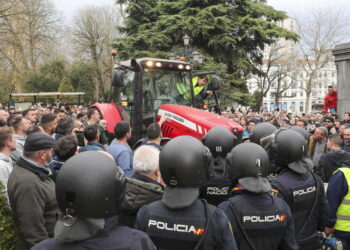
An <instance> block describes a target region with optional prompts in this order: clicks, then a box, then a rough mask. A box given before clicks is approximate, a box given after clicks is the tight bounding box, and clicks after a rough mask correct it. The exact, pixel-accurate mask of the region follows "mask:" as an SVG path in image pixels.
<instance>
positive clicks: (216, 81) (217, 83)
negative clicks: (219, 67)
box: [211, 76, 220, 91]
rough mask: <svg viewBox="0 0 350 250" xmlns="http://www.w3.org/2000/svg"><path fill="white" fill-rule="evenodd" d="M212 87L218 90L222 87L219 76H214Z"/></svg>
mask: <svg viewBox="0 0 350 250" xmlns="http://www.w3.org/2000/svg"><path fill="white" fill-rule="evenodd" d="M211 88H212V90H214V91H217V90H219V89H220V79H219V77H217V76H213V77H212V79H211Z"/></svg>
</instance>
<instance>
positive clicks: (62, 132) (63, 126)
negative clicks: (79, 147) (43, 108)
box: [53, 117, 76, 140]
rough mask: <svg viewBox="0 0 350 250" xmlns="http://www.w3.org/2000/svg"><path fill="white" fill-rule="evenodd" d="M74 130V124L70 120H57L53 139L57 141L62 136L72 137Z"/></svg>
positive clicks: (68, 118)
mask: <svg viewBox="0 0 350 250" xmlns="http://www.w3.org/2000/svg"><path fill="white" fill-rule="evenodd" d="M75 128H76V124H75V122H74V120H73V119H72V118H70V117H63V118H61V119H60V120H59V122H58V124H57V127H56V133H55V134H54V135H53V137H54V138H55V140H58V139H59V138H61V137H63V136H66V135H73V132H74V129H75Z"/></svg>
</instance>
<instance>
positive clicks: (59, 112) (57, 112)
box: [53, 109, 66, 122]
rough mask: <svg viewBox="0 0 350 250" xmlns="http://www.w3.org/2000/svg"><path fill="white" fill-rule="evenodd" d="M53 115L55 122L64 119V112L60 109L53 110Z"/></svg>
mask: <svg viewBox="0 0 350 250" xmlns="http://www.w3.org/2000/svg"><path fill="white" fill-rule="evenodd" d="M53 113H54V115H55V116H56V118H57V122H59V121H60V120H61V119H62V118H64V117H66V112H65V111H64V110H62V109H55V110H54V112H53Z"/></svg>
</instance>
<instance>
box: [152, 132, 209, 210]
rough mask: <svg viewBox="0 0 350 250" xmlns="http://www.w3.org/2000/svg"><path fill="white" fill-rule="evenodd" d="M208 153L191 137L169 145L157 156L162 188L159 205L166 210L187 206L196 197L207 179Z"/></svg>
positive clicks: (180, 137) (173, 140) (181, 138)
mask: <svg viewBox="0 0 350 250" xmlns="http://www.w3.org/2000/svg"><path fill="white" fill-rule="evenodd" d="M209 156H210V152H209V150H208V149H207V148H206V147H205V146H204V145H203V144H202V143H201V142H200V141H199V140H197V139H195V138H194V137H191V136H179V137H176V138H174V139H172V140H171V141H169V142H168V143H167V144H166V145H165V146H164V148H163V150H162V151H161V153H160V155H159V168H160V173H161V175H162V178H163V180H164V182H165V183H166V185H167V186H166V188H165V190H164V195H163V202H164V204H165V205H166V206H168V207H169V208H180V207H186V206H189V205H191V204H192V203H193V202H194V201H195V200H197V198H198V196H199V187H200V186H202V185H204V184H205V183H206V182H207V181H208V179H209V170H208V165H209Z"/></svg>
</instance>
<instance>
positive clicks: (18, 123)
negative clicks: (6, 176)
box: [9, 115, 32, 163]
mask: <svg viewBox="0 0 350 250" xmlns="http://www.w3.org/2000/svg"><path fill="white" fill-rule="evenodd" d="M31 124H32V123H31V122H30V121H29V120H28V119H26V118H24V117H23V116H22V115H14V116H13V117H12V118H11V119H10V120H9V125H10V126H11V127H12V128H13V129H14V130H15V139H16V150H14V151H12V153H11V158H12V160H13V161H14V162H15V163H16V162H17V161H18V159H19V157H20V156H21V155H22V154H23V147H24V143H25V141H26V138H27V131H28V129H29V128H30V126H31Z"/></svg>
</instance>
